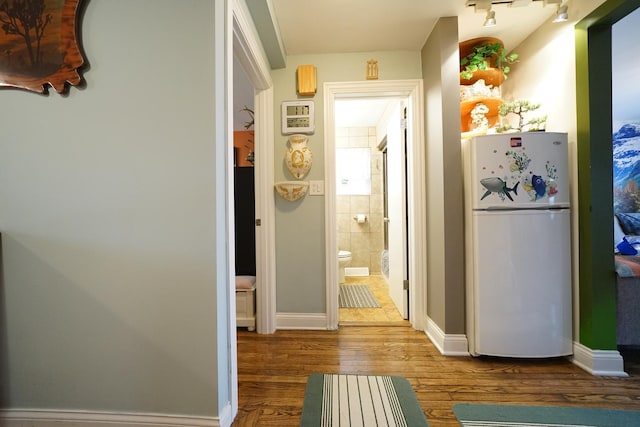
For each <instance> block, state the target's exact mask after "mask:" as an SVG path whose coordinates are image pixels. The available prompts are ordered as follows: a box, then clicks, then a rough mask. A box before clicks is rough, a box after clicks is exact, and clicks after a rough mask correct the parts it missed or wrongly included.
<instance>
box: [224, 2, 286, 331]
mask: <svg viewBox="0 0 640 427" xmlns="http://www.w3.org/2000/svg"><path fill="white" fill-rule="evenodd" d="M233 55H234V56H235V57H236V58H237V59H238V62H240V64H242V68H243V69H244V71H245V73H246V74H247V77H248V78H249V80H250V81H251V84H252V85H253V87H254V90H255V99H254V110H255V112H254V135H255V146H254V150H255V159H256V161H255V166H254V168H255V188H256V200H255V203H256V220H260V224H261V225H260V226H256V227H255V229H256V331H257V332H258V333H259V334H271V333H273V332H275V330H276V284H275V283H276V267H275V266H276V261H275V248H276V243H275V241H276V238H275V236H276V233H275V200H274V197H273V183H274V181H275V178H274V161H273V149H272V147H273V141H274V127H273V126H274V124H273V120H274V115H273V114H274V113H273V81H272V80H271V74H270V67H269V65H268V62H267V59H266V58H265V55H264V52H263V50H262V45H261V44H260V39H259V38H258V35H257V33H256V31H255V27H254V26H253V21H252V20H251V15H250V13H249V10H248V9H247V6H246V5H245V3H244V2H243V1H240V0H234V1H233ZM229 143H230V144H231V142H229ZM229 179H231V177H229ZM234 287H235V283H234ZM234 289H235V288H234ZM234 295H235V293H234ZM234 302H235V300H234ZM234 315H235V313H234Z"/></svg>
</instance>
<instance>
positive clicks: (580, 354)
mask: <svg viewBox="0 0 640 427" xmlns="http://www.w3.org/2000/svg"><path fill="white" fill-rule="evenodd" d="M571 361H572V362H573V364H574V365H576V366H578V367H580V368H582V369H584V370H585V371H587V372H589V373H590V374H592V375H599V376H605V377H628V376H629V374H627V373H626V372H625V371H624V360H623V359H622V355H620V353H619V352H618V351H617V350H592V349H590V348H589V347H586V346H584V345H582V344H580V343H577V342H574V343H573V358H572V360H571Z"/></svg>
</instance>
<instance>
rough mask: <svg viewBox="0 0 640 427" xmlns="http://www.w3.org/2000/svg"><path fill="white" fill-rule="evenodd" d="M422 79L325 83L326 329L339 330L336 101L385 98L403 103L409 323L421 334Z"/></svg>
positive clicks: (423, 281) (423, 296)
mask: <svg viewBox="0 0 640 427" xmlns="http://www.w3.org/2000/svg"><path fill="white" fill-rule="evenodd" d="M423 91H424V89H423V84H422V80H420V79H418V80H375V81H374V80H371V81H357V82H335V83H331V82H327V83H325V84H324V138H325V148H324V156H325V162H324V164H325V171H324V176H325V195H326V196H325V230H326V232H325V234H326V236H325V239H326V242H325V265H326V268H327V282H326V299H327V301H326V304H327V316H326V320H327V325H326V329H337V328H338V257H337V256H336V254H337V253H338V237H337V233H336V232H335V230H337V224H336V223H337V220H336V213H335V212H336V202H335V198H336V194H335V193H336V190H335V188H336V183H335V180H336V178H335V176H336V172H335V138H336V136H335V108H334V104H335V101H336V99H353V98H364V97H388V98H398V99H406V100H407V109H408V120H409V123H410V125H409V126H408V127H407V203H408V206H407V213H408V218H407V224H408V228H409V234H410V236H411V238H410V239H409V248H408V249H409V250H408V254H407V256H408V259H409V321H410V322H411V326H412V327H413V328H414V329H418V330H424V327H425V313H426V307H427V289H426V283H427V275H426V264H427V254H426V251H427V247H426V242H427V234H426V224H427V220H426V193H425V189H424V185H425V182H426V178H425V170H424V169H425V168H424V164H425V159H426V154H425V147H424V114H423V110H424V101H423Z"/></svg>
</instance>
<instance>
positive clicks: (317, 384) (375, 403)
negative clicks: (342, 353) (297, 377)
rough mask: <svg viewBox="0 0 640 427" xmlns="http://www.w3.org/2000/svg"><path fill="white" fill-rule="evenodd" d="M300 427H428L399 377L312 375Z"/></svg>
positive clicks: (404, 380)
mask: <svg viewBox="0 0 640 427" xmlns="http://www.w3.org/2000/svg"><path fill="white" fill-rule="evenodd" d="M300 426H301V427H310V426H316V427H318V426H319V427H369V426H378V427H420V426H428V423H427V420H426V418H425V416H424V413H423V412H422V409H421V408H420V404H419V403H418V400H417V399H416V396H415V394H414V393H413V389H412V388H411V385H410V384H409V382H408V381H407V380H406V379H404V378H402V377H392V376H374V375H338V374H313V375H310V376H309V378H308V380H307V390H306V392H305V396H304V407H303V409H302V420H301V422H300Z"/></svg>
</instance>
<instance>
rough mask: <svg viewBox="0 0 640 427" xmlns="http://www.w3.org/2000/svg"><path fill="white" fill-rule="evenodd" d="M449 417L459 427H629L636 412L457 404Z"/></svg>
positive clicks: (639, 418)
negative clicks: (453, 416) (454, 420)
mask: <svg viewBox="0 0 640 427" xmlns="http://www.w3.org/2000/svg"><path fill="white" fill-rule="evenodd" d="M453 413H454V414H455V415H456V418H458V421H459V422H460V425H461V426H463V427H630V426H640V411H622V410H614V409H598V408H575V407H561V406H524V405H523V406H520V405H488V404H473V403H458V404H455V405H453Z"/></svg>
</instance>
